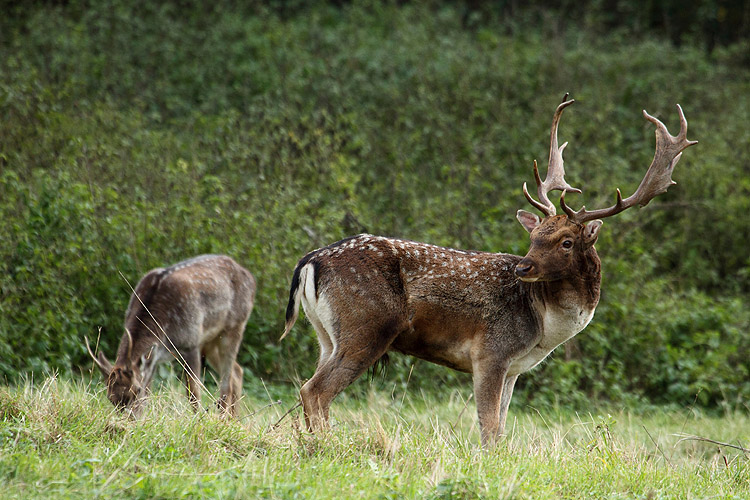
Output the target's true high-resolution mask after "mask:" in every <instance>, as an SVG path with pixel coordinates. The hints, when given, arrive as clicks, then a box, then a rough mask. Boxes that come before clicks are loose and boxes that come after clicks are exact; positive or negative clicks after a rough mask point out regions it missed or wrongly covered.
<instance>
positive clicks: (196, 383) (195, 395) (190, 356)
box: [180, 348, 201, 411]
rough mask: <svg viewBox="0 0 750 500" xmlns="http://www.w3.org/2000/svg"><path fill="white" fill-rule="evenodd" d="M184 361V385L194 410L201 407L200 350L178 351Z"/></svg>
mask: <svg viewBox="0 0 750 500" xmlns="http://www.w3.org/2000/svg"><path fill="white" fill-rule="evenodd" d="M180 354H181V355H182V360H183V361H184V363H185V365H184V369H185V387H186V389H187V396H188V400H189V401H190V404H191V405H192V406H193V409H194V410H195V411H198V410H199V409H200V407H201V381H200V374H201V351H200V349H197V348H196V349H191V350H189V351H183V352H181V353H180Z"/></svg>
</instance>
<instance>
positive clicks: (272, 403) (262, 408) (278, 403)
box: [240, 399, 281, 420]
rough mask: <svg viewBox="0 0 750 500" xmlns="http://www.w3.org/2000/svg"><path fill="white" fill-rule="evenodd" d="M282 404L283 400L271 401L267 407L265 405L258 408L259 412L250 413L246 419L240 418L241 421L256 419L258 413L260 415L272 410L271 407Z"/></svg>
mask: <svg viewBox="0 0 750 500" xmlns="http://www.w3.org/2000/svg"><path fill="white" fill-rule="evenodd" d="M280 404H281V400H280V399H278V400H276V401H271V402H270V403H268V404H266V405H263V406H261V407H260V408H258V409H257V410H255V411H254V412H252V413H250V414H249V415H245V416H244V417H242V418H240V420H244V419H246V418H250V417H254V416H255V415H257V414H258V413H260V412H262V411H263V410H265V409H266V408H270V407H271V406H276V405H280Z"/></svg>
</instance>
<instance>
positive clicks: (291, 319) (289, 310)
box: [279, 252, 314, 341]
mask: <svg viewBox="0 0 750 500" xmlns="http://www.w3.org/2000/svg"><path fill="white" fill-rule="evenodd" d="M313 255H314V252H311V253H309V254H307V255H305V256H304V257H303V258H302V259H301V260H300V261H299V262H298V263H297V267H295V268H294V274H293V275H292V285H291V287H290V288H289V303H288V304H287V306H286V326H285V328H284V333H282V334H281V337H279V341H281V340H284V337H286V336H287V334H288V333H289V332H290V331H291V329H292V327H293V326H294V323H295V321H297V316H298V315H299V303H300V300H301V299H302V295H301V293H300V292H301V290H300V288H301V286H300V285H303V283H302V281H303V280H302V279H301V274H302V269H303V268H304V267H305V266H306V265H307V263H308V262H309V261H310V259H311V258H312V257H313Z"/></svg>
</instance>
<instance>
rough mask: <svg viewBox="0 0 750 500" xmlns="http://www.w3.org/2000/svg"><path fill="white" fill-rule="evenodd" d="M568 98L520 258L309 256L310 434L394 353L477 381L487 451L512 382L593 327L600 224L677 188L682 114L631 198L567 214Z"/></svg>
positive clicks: (354, 252)
mask: <svg viewBox="0 0 750 500" xmlns="http://www.w3.org/2000/svg"><path fill="white" fill-rule="evenodd" d="M567 97H568V96H567V95H566V96H565V98H564V99H563V102H562V104H560V105H559V106H558V107H557V110H556V111H555V114H554V117H553V120H552V130H551V139H550V157H549V165H548V169H547V176H546V179H545V180H544V181H542V180H541V178H540V177H539V172H538V170H537V166H536V162H535V163H534V176H535V178H536V183H537V186H538V197H539V201H536V200H535V199H534V198H532V197H531V195H529V193H528V190H527V189H526V184H524V186H523V191H524V194H525V195H526V198H527V199H528V200H529V202H530V203H531V204H532V205H533V206H534V207H535V208H537V209H538V210H540V211H541V212H542V213H543V214H544V218H543V219H540V218H539V217H538V216H537V215H534V214H532V213H529V212H526V211H524V210H519V211H518V213H517V218H518V220H519V221H520V222H521V224H522V225H523V227H524V228H525V229H526V230H527V231H528V232H529V233H530V237H531V246H530V248H529V251H528V253H527V254H526V256H524V257H520V256H517V255H509V254H503V253H487V252H472V251H463V250H454V249H451V248H442V247H438V246H434V245H428V244H424V243H416V242H413V241H406V240H400V239H395V238H384V237H379V236H371V235H367V234H363V235H359V236H354V237H351V238H347V239H344V240H341V241H339V242H337V243H334V244H332V245H330V246H327V247H325V248H321V249H318V250H315V251H313V252H310V253H309V254H307V255H305V256H304V257H303V258H302V259H301V260H300V261H299V263H298V264H297V267H296V268H295V270H294V274H293V277H292V284H291V290H290V293H289V304H288V306H287V310H286V329H285V331H284V334H283V335H282V337H281V338H284V336H286V335H287V334H288V333H289V331H290V330H291V328H292V326H293V325H294V322H295V321H296V319H297V315H298V312H299V304H300V302H302V305H303V307H304V310H305V313H306V315H307V318H308V319H309V320H310V322H311V323H312V325H313V327H314V328H315V330H316V332H317V335H318V340H319V342H320V359H319V361H318V366H317V369H316V371H315V374H314V375H313V377H312V378H311V379H310V380H308V381H307V383H305V384H304V385H303V386H302V389H301V391H300V396H301V399H302V405H303V410H304V414H305V421H306V423H307V427H308V429H309V430H311V431H312V430H315V429H318V428H320V427H322V426H323V425H324V424H325V423H326V422H327V420H328V409H329V406H330V404H331V401H332V400H333V399H334V398H335V397H336V395H337V394H339V393H340V392H341V391H342V390H343V389H344V388H346V387H347V386H348V385H349V384H351V383H352V382H353V381H354V380H355V379H356V378H357V377H359V376H360V375H361V374H362V373H363V372H364V371H366V370H367V368H368V367H370V366H371V365H372V364H373V363H375V362H376V361H377V360H378V359H379V358H380V357H381V356H383V355H384V354H386V352H387V351H389V350H394V351H398V352H402V353H406V354H410V355H412V356H415V357H417V358H421V359H425V360H427V361H431V362H434V363H438V364H442V365H445V366H449V367H451V368H454V369H456V370H459V371H463V372H468V373H472V374H473V379H474V393H475V398H476V402H477V413H478V417H479V426H480V429H481V437H482V444H483V445H484V446H487V445H490V444H492V443H493V442H494V441H495V440H496V438H497V436H498V435H500V434H502V433H503V431H504V428H505V420H506V417H507V411H508V404H509V403H510V399H511V396H512V394H513V386H514V385H515V383H516V379H517V378H518V375H519V374H521V373H523V372H525V371H527V370H529V369H531V368H533V367H534V366H536V365H538V364H539V363H540V362H541V361H542V360H543V359H544V358H545V357H547V355H549V353H550V352H552V350H553V349H555V347H557V346H558V345H560V344H562V343H563V342H565V341H566V340H568V339H570V338H571V337H573V336H574V335H575V334H577V333H578V332H580V331H581V330H583V328H584V327H585V326H586V325H587V324H588V323H589V321H591V318H592V316H593V315H594V309H595V308H596V305H597V304H598V302H599V286H600V282H601V272H600V261H599V257H598V255H597V253H596V250H595V249H594V243H596V240H597V237H598V235H599V229H600V228H601V225H602V221H601V220H600V219H602V218H604V217H609V216H611V215H615V214H616V213H618V212H621V211H623V210H625V209H627V208H629V207H632V206H633V205H636V204H638V205H641V206H644V205H646V204H647V203H648V202H649V201H650V200H651V199H652V198H653V197H655V196H656V195H658V194H660V193H663V192H664V191H666V189H667V188H668V187H669V186H670V185H671V184H674V182H673V181H672V178H671V174H672V170H673V169H674V166H675V165H676V164H677V161H678V160H679V159H680V156H681V154H682V153H681V152H682V150H684V149H685V148H687V147H688V146H690V145H692V144H695V142H692V141H688V140H687V138H686V135H687V121H686V120H685V117H684V115H683V113H682V109H681V108H680V107H679V105H678V106H677V110H678V112H679V115H680V132H679V134H678V135H677V136H676V137H674V136H672V135H670V134H669V132H668V131H667V129H666V127H665V126H664V124H662V123H661V122H660V121H659V120H657V119H656V118H654V117H652V116H650V115H649V114H648V113H646V112H645V111H644V112H643V115H644V117H645V118H646V119H647V120H648V121H650V122H651V123H653V124H654V125H656V153H655V155H654V159H653V161H652V163H651V166H650V167H649V169H648V171H647V172H646V175H645V177H644V178H643V180H642V181H641V184H640V185H639V187H638V189H637V190H636V192H635V194H633V195H632V196H630V197H628V198H626V199H624V200H623V199H622V196H621V195H620V191H619V190H617V202H616V203H615V204H614V205H613V206H612V207H610V208H606V209H601V210H594V211H591V212H589V211H587V210H586V209H585V208H582V209H581V210H579V211H578V212H574V211H573V210H571V209H570V208H569V207H568V206H567V205H566V204H565V198H564V196H565V192H577V193H580V192H581V191H580V190H578V189H575V188H573V187H571V186H570V185H569V184H568V183H567V182H565V179H564V175H565V172H564V169H563V158H562V151H563V149H564V148H565V146H566V145H567V143H565V144H563V145H562V146H561V147H558V143H557V127H558V124H559V121H560V117H561V115H562V112H563V110H564V109H565V108H566V107H567V106H569V105H570V104H572V103H573V102H574V101H573V100H572V99H571V100H566V99H567ZM555 189H556V190H560V191H562V192H563V194H562V196H561V199H560V204H561V207H562V208H563V210H564V211H565V215H556V210H555V205H554V204H553V203H552V202H550V200H549V197H548V193H549V192H550V191H551V190H555Z"/></svg>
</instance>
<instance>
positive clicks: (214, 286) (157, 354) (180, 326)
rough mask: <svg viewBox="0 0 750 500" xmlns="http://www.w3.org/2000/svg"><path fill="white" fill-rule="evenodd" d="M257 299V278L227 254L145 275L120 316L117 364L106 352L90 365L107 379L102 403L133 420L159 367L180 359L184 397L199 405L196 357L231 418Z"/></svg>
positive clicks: (87, 346) (223, 408) (196, 405)
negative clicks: (214, 376)
mask: <svg viewBox="0 0 750 500" xmlns="http://www.w3.org/2000/svg"><path fill="white" fill-rule="evenodd" d="M254 300H255V278H253V276H252V274H250V272H249V271H248V270H247V269H245V268H244V267H242V266H240V265H239V264H237V262H235V261H234V260H233V259H232V258H230V257H227V256H225V255H201V256H199V257H195V258H192V259H188V260H185V261H183V262H179V263H177V264H175V265H173V266H171V267H167V268H164V269H163V268H158V269H153V270H151V271H149V272H148V273H147V274H146V275H145V276H144V277H143V278H142V279H141V280H140V281H139V282H138V284H137V285H136V287H135V290H134V291H133V294H132V295H131V297H130V303H129V305H128V309H127V312H126V313H125V333H123V335H122V340H121V341H120V347H119V348H118V349H117V359H116V360H115V364H114V366H113V365H112V364H111V363H110V362H109V361H108V360H107V358H106V357H105V356H104V354H103V353H101V352H100V353H99V356H95V355H94V353H93V352H92V350H91V347H90V346H89V341H88V339H85V341H86V349H87V350H88V352H89V354H90V355H91V357H92V358H93V359H94V362H95V363H96V365H97V366H98V367H99V369H100V370H101V372H102V373H103V374H104V376H105V378H106V384H107V397H108V398H109V400H110V401H111V402H112V404H114V405H115V406H116V407H117V408H118V409H121V410H123V411H125V410H127V411H129V412H130V414H131V415H133V416H137V415H138V414H139V413H140V411H141V410H142V408H143V402H144V400H145V396H146V395H147V393H148V390H149V389H148V388H149V386H150V384H151V379H152V377H153V375H154V371H155V369H156V366H157V364H158V363H160V362H163V361H171V360H172V359H177V360H178V361H179V362H180V364H181V365H182V366H183V368H184V370H185V385H186V386H187V393H188V398H189V400H190V402H191V404H192V405H193V407H194V408H195V409H198V408H199V407H200V386H201V382H200V374H201V357H203V356H205V358H206V359H207V360H208V363H209V364H210V365H211V366H212V367H213V368H214V369H215V370H216V371H217V372H218V373H219V376H220V391H221V398H220V399H219V401H218V405H219V408H220V409H221V410H222V412H225V413H227V414H229V415H236V407H235V405H236V402H237V400H238V398H239V396H240V394H241V391H242V368H241V367H240V365H238V364H237V362H236V361H235V360H236V358H237V352H238V350H239V347H240V343H241V342H242V336H243V332H244V330H245V324H246V323H247V319H248V317H249V316H250V312H251V311H252V309H253V302H254Z"/></svg>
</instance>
